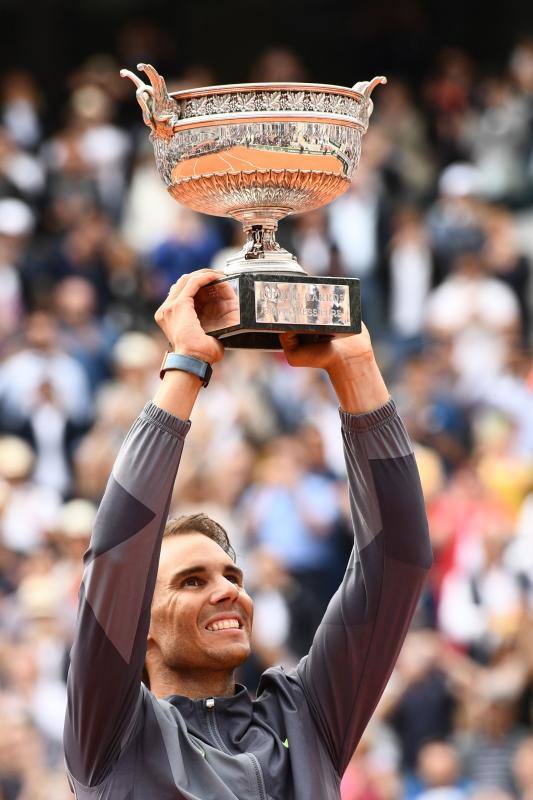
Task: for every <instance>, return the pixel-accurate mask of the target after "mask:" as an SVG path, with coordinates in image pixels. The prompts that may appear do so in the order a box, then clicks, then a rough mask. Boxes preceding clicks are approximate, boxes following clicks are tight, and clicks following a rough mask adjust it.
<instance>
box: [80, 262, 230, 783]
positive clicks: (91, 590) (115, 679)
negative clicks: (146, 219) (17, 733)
mask: <svg viewBox="0 0 533 800" xmlns="http://www.w3.org/2000/svg"><path fill="white" fill-rule="evenodd" d="M216 277H218V274H217V273H213V272H212V271H211V270H202V271H200V272H199V273H195V274H194V275H191V276H189V275H186V276H183V278H181V279H180V281H178V283H177V284H175V286H174V287H172V289H171V291H170V293H169V297H168V298H167V300H166V301H165V303H163V305H162V306H161V308H160V309H159V310H158V312H157V315H156V320H157V321H158V324H159V325H160V326H161V327H162V329H163V330H164V332H165V334H166V337H167V339H168V340H169V342H170V343H171V345H172V346H173V349H174V350H175V351H176V352H181V353H183V354H185V355H192V356H195V357H197V358H200V359H202V360H204V361H209V362H210V363H214V362H215V361H218V360H219V359H220V358H221V357H222V354H223V348H222V345H220V344H219V343H218V342H217V341H216V340H214V339H212V338H211V337H207V336H205V334H204V333H203V331H202V330H201V328H200V325H199V323H198V320H197V318H196V314H195V312H194V295H195V293H196V291H197V290H198V289H199V288H200V286H202V285H205V284H206V283H209V282H210V281H212V280H213V279H214V278H216ZM200 387H201V381H200V379H199V378H197V377H196V376H194V375H191V374H190V373H187V372H181V371H172V372H167V373H166V374H165V377H164V379H163V381H162V382H161V385H160V388H159V389H158V391H157V393H156V395H155V397H154V401H153V402H152V403H149V404H148V405H147V406H146V407H145V409H144V410H143V411H142V413H141V415H140V416H139V418H138V419H137V421H136V422H135V423H134V425H133V427H132V429H131V431H130V432H129V434H128V436H127V437H126V440H125V441H124V444H123V445H122V448H121V450H120V453H119V455H118V458H117V461H116V462H115V465H114V467H113V471H112V474H111V476H110V478H109V481H108V484H107V488H106V491H105V494H104V497H103V500H102V503H101V505H100V508H99V510H98V514H97V518H96V522H95V526H94V530H93V534H92V538H91V544H90V548H89V550H88V551H87V553H86V554H85V558H84V562H85V571H84V575H83V581H82V586H81V589H80V601H79V611H78V620H77V627H76V636H75V640H74V645H73V648H72V652H71V667H70V671H69V676H68V707H67V716H66V720H65V737H64V742H65V754H66V759H67V766H68V769H69V772H70V774H71V776H72V778H73V779H74V780H76V781H78V782H79V783H81V784H82V785H84V786H97V785H98V784H99V783H100V782H101V781H102V780H103V779H104V778H105V777H106V775H107V774H108V772H109V771H110V769H111V767H112V765H113V763H114V761H115V760H116V759H117V757H118V756H119V754H120V752H121V750H122V748H123V747H124V746H125V744H126V742H127V741H128V739H129V737H130V736H131V734H132V733H133V731H134V730H135V726H136V723H137V720H138V718H139V712H140V697H141V694H140V680H141V674H142V669H143V664H144V658H145V654H146V637H147V633H148V627H149V624H150V606H151V602H152V595H153V591H154V586H155V580H156V575H157V567H158V562H159V552H160V548H161V538H162V532H163V528H164V525H165V522H166V518H167V514H168V507H169V503H170V497H171V494H172V488H173V486H174V480H175V477H176V472H177V469H178V465H179V461H180V457H181V452H182V449H183V441H184V437H185V435H186V433H187V431H188V429H189V423H188V422H186V421H185V420H187V419H188V417H189V414H190V412H191V409H192V407H193V405H194V402H195V399H196V397H197V394H198V392H199V390H200Z"/></svg>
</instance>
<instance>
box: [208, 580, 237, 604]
mask: <svg viewBox="0 0 533 800" xmlns="http://www.w3.org/2000/svg"><path fill="white" fill-rule="evenodd" d="M238 596H239V587H238V586H237V584H236V583H234V582H233V581H229V580H228V579H227V578H225V577H224V576H220V578H219V579H218V580H217V585H216V587H215V588H214V590H213V593H212V594H211V598H210V600H211V603H213V604H215V603H221V602H223V601H224V600H231V601H234V600H236V599H237V597H238Z"/></svg>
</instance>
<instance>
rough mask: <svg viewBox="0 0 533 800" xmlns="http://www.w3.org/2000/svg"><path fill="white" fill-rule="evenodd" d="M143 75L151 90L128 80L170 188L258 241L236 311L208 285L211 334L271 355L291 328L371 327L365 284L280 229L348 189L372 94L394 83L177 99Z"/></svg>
mask: <svg viewBox="0 0 533 800" xmlns="http://www.w3.org/2000/svg"><path fill="white" fill-rule="evenodd" d="M138 69H139V70H141V71H143V72H145V73H146V75H147V76H148V78H149V80H150V84H145V83H144V82H143V81H142V80H141V79H140V78H139V77H138V76H137V75H135V74H134V73H132V72H130V71H129V70H121V73H120V74H121V75H122V76H123V77H128V78H130V79H131V80H132V81H133V83H134V84H135V86H136V87H137V91H136V97H137V100H138V102H139V105H140V106H141V108H142V112H143V119H144V121H145V123H146V124H147V125H148V126H149V127H150V129H151V135H150V138H151V140H152V143H153V146H154V152H155V158H156V164H157V169H158V171H159V174H160V176H161V178H162V179H163V181H164V183H165V185H166V186H167V190H168V191H169V193H170V194H171V195H172V196H173V197H174V198H175V199H176V200H178V201H179V202H180V203H183V204H184V205H186V206H188V207H189V208H192V209H195V210H196V211H200V212H203V213H205V214H212V215H215V216H228V217H233V218H234V219H236V220H239V221H240V222H241V223H242V225H243V227H244V230H245V232H246V235H247V241H246V243H245V245H244V247H243V249H242V250H241V252H240V253H238V254H237V255H236V256H234V257H232V258H230V259H229V260H228V262H227V264H226V267H225V270H224V272H225V275H226V276H227V278H226V280H227V281H229V284H228V286H231V289H232V292H234V293H235V297H236V303H234V304H233V306H234V308H233V309H230V306H231V305H232V304H231V303H229V302H228V286H226V287H220V291H219V295H220V302H219V304H218V306H219V308H218V310H217V302H216V298H217V291H216V289H214V288H213V287H208V288H210V292H208V295H209V302H207V301H206V298H205V297H204V298H200V302H199V307H201V308H202V311H203V314H204V316H203V317H201V318H200V321H201V322H202V326H203V327H204V330H206V332H208V333H212V334H213V335H216V336H218V337H220V338H224V339H225V342H224V343H225V345H226V346H231V347H254V348H261V349H263V348H265V349H279V347H280V345H279V339H278V336H277V332H278V331H280V330H296V331H298V332H300V333H302V334H308V335H312V336H314V338H315V339H316V338H323V337H324V336H331V335H336V334H342V333H345V334H346V333H353V332H355V331H358V330H360V327H361V323H360V301H359V282H358V281H357V279H354V278H351V279H349V278H335V279H333V278H320V279H316V278H315V277H314V276H309V275H307V273H306V272H305V270H304V269H303V267H301V266H300V265H299V264H298V262H297V260H296V259H295V257H294V256H293V255H292V254H291V253H289V252H287V251H286V250H284V249H283V248H281V247H280V245H279V244H278V243H277V241H276V238H275V231H276V229H277V225H278V221H279V220H280V219H282V218H283V217H285V216H287V215H289V214H294V213H301V212H304V211H310V210H312V209H314V208H318V207H320V206H322V205H325V204H326V203H329V202H331V201H332V200H334V199H335V198H336V197H338V196H339V195H340V194H342V193H343V192H344V191H345V190H346V189H347V188H348V186H349V185H350V181H351V178H352V175H353V172H354V170H355V169H356V167H357V165H358V163H359V158H360V155H361V139H362V136H363V134H364V133H365V132H366V130H367V128H368V121H369V117H370V114H371V113H372V108H373V104H372V100H371V99H370V94H371V92H372V90H373V89H374V88H375V86H377V84H379V83H386V79H385V78H384V77H377V78H374V79H373V80H372V81H365V82H361V83H358V84H356V85H355V86H354V87H353V88H352V89H348V88H344V87H340V86H332V85H327V84H312V83H306V84H303V83H302V84H300V83H257V84H234V85H226V86H208V87H204V88H200V89H194V90H186V91H179V92H174V93H172V94H169V93H168V92H167V88H166V84H165V81H164V79H163V78H162V77H161V76H160V75H159V74H158V73H157V71H156V70H155V69H154V67H152V66H151V65H149V64H139V65H138ZM245 275H248V279H247V280H245V278H244V276H245ZM250 279H251V280H250ZM215 287H216V284H215ZM204 291H206V290H204ZM206 309H209V314H210V316H207V314H208V312H207V311H206Z"/></svg>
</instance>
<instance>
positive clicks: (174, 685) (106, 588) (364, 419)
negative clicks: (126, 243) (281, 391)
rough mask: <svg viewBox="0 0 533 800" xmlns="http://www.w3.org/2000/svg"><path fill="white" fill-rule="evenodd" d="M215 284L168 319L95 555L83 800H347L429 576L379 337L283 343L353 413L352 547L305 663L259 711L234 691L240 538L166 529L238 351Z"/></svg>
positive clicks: (206, 278) (245, 601)
mask: <svg viewBox="0 0 533 800" xmlns="http://www.w3.org/2000/svg"><path fill="white" fill-rule="evenodd" d="M216 277H219V275H218V273H214V272H212V271H211V270H200V271H198V272H195V273H192V274H190V275H184V276H183V277H181V278H180V279H179V281H178V282H177V283H176V284H175V285H174V286H173V287H172V288H171V290H170V293H169V295H168V298H167V299H166V300H165V302H164V303H163V304H162V306H161V307H160V308H159V310H158V312H157V314H156V321H157V322H158V324H159V325H160V327H161V328H162V330H163V331H164V333H165V336H166V338H167V339H168V341H169V342H170V343H171V345H172V350H173V351H174V355H169V356H167V358H166V362H165V364H164V377H163V379H162V381H161V384H160V387H159V389H158V391H157V392H156V394H155V397H154V399H153V402H150V403H148V404H147V406H146V407H145V408H144V410H143V411H142V412H141V414H140V416H139V418H138V419H137V421H136V422H135V423H134V425H133V427H132V429H131V431H130V432H129V434H128V436H127V437H126V440H125V442H124V444H123V446H122V449H121V451H120V453H119V456H118V458H117V461H116V463H115V465H114V468H113V472H112V474H111V476H110V478H109V483H108V485H107V489H106V492H105V495H104V498H103V500H102V503H101V505H100V509H99V512H98V516H97V519H96V523H95V527H94V531H93V536H92V540H91V546H90V549H89V550H88V551H87V553H86V556H85V572H84V578H83V583H82V586H81V590H80V605H79V616H78V622H77V632H76V638H75V642H74V646H73V648H72V660H71V667H70V673H69V679H68V711H67V716H66V723H65V752H66V761H67V768H68V776H69V781H70V784H71V787H72V790H73V792H74V794H75V795H76V797H77V798H80V800H81V798H83V799H84V800H96V798H98V799H99V800H100V798H101V799H102V800H103V799H104V798H105V799H106V800H180V799H182V800H185V799H186V800H237V798H238V800H333V798H339V784H340V779H341V777H342V774H343V771H344V769H345V767H346V765H347V764H348V762H349V760H350V757H351V755H352V753H353V751H354V749H355V747H356V746H357V743H358V741H359V739H360V737H361V734H362V733H363V731H364V729H365V726H366V724H367V722H368V720H369V719H370V717H371V715H372V712H373V710H374V708H375V706H376V703H377V702H378V700H379V698H380V696H381V693H382V692H383V689H384V687H385V684H386V683H387V680H388V678H389V675H390V673H391V670H392V668H393V666H394V663H395V661H396V658H397V656H398V651H399V649H400V647H401V644H402V642H403V639H404V636H405V633H406V631H407V628H408V625H409V622H410V619H411V616H412V614H413V611H414V608H415V606H416V603H417V599H418V596H419V593H420V590H421V587H422V584H423V581H424V577H425V575H426V572H427V570H428V568H429V566H430V563H431V553H430V547H429V542H428V532H427V522H426V516H425V512H424V503H423V499H422V494H421V489H420V482H419V478H418V473H417V468H416V464H415V460H414V457H413V453H412V448H411V444H410V442H409V439H408V437H407V434H406V432H405V429H404V427H403V425H402V423H401V421H400V419H399V418H398V415H397V413H396V410H395V406H394V402H393V401H392V400H391V399H390V397H389V394H388V391H387V389H386V387H385V384H384V382H383V379H382V377H381V375H380V372H379V369H378V367H377V365H376V361H375V358H374V354H373V351H372V346H371V342H370V338H369V336H368V333H367V331H366V330H364V331H363V333H361V334H359V335H354V336H350V337H346V338H339V339H335V340H333V341H331V342H328V343H325V344H314V345H306V346H301V345H299V344H298V340H297V339H296V337H295V336H293V335H291V334H283V335H282V336H281V340H282V344H283V347H284V350H285V353H286V356H287V359H288V362H289V364H291V365H293V366H295V367H296V366H302V367H316V368H321V369H324V370H326V371H327V373H328V375H329V378H330V379H331V383H332V386H333V388H334V390H335V392H336V394H337V397H338V399H339V404H340V424H341V426H342V434H343V439H344V450H345V457H346V465H347V472H348V483H349V490H350V501H351V513H352V520H353V528H354V535H355V545H354V549H353V552H352V555H351V558H350V561H349V564H348V568H347V571H346V574H345V576H344V579H343V581H342V583H341V585H340V587H339V589H338V591H337V593H336V594H335V596H334V597H333V599H332V601H331V603H330V605H329V607H328V609H327V611H326V614H325V616H324V619H323V621H322V623H321V624H320V626H319V628H318V631H317V633H316V636H315V639H314V641H313V644H312V646H311V649H310V651H309V654H308V655H307V656H306V657H304V658H303V659H302V660H301V661H300V663H299V664H298V666H297V667H296V668H294V669H292V670H288V671H285V670H283V669H282V668H281V667H273V668H271V669H268V670H266V672H265V673H264V674H263V676H262V678H261V681H260V684H259V687H258V690H257V699H256V700H252V699H251V698H250V695H249V694H248V692H247V691H246V689H245V688H244V687H242V686H239V685H238V684H236V683H235V680H234V671H235V669H236V668H237V667H238V666H239V665H240V664H242V663H243V661H244V660H245V659H246V658H247V656H248V655H249V653H250V637H251V630H252V617H253V604H252V600H251V598H250V597H249V595H248V594H247V592H246V588H245V583H244V579H243V575H242V572H241V570H240V569H239V567H238V565H237V564H236V563H235V558H234V553H233V550H232V548H231V545H230V543H229V541H228V537H227V535H226V533H225V531H224V530H223V529H222V528H221V527H220V525H218V524H217V523H216V522H215V521H214V520H211V519H210V518H209V517H206V516H205V515H201V514H200V515H196V516H193V517H185V518H182V519H179V520H178V521H171V522H169V523H168V524H167V514H168V510H169V503H170V497H171V493H172V488H173V486H174V480H175V478H176V473H177V469H178V465H179V462H180V456H181V452H182V448H183V443H184V440H185V437H186V434H187V431H188V430H189V425H190V423H189V422H188V421H187V420H188V418H189V415H190V412H191V410H192V408H193V405H194V402H195V400H196V397H197V396H198V393H199V392H200V391H208V389H203V388H202V386H206V385H207V383H208V382H209V378H210V374H211V365H212V364H214V363H215V362H217V361H219V360H220V359H221V358H222V357H223V352H224V351H223V346H222V344H221V343H220V342H219V341H217V340H216V339H214V338H213V337H211V336H208V335H206V334H205V333H204V332H203V330H202V328H201V327H200V323H199V321H198V318H197V315H196V312H195V306H194V297H195V294H196V293H197V291H198V290H199V289H200V288H201V287H202V286H204V285H206V284H207V283H209V282H210V281H212V280H213V279H214V278H216ZM220 476H221V480H223V479H224V465H223V464H221V465H220ZM143 670H144V676H145V679H144V681H143V680H142V676H143Z"/></svg>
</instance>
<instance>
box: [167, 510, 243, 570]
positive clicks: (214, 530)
mask: <svg viewBox="0 0 533 800" xmlns="http://www.w3.org/2000/svg"><path fill="white" fill-rule="evenodd" d="M182 533H203V535H204V536H207V537H208V538H209V539H212V540H213V541H214V542H216V543H217V544H218V545H220V547H221V548H222V549H223V550H224V552H225V553H227V554H228V556H229V557H230V558H231V560H232V561H236V555H235V550H234V549H233V547H232V546H231V543H230V540H229V536H228V534H227V533H226V531H225V530H224V528H223V527H222V525H220V524H219V523H218V522H215V520H214V519H211V517H209V516H208V515H207V514H187V515H185V516H182V517H177V518H175V519H169V520H168V521H167V524H166V525H165V530H164V531H163V539H166V538H168V537H169V536H179V535H180V534H182Z"/></svg>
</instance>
